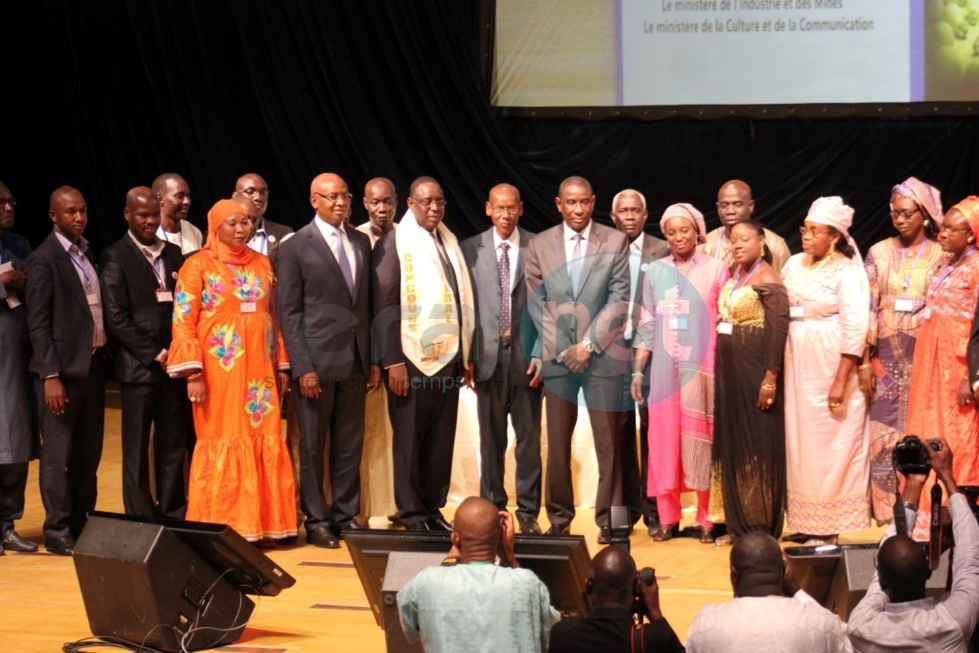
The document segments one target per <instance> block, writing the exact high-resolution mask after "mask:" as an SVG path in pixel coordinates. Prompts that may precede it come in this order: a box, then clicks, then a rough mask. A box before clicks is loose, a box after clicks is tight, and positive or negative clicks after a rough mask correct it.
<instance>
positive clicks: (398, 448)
mask: <svg viewBox="0 0 979 653" xmlns="http://www.w3.org/2000/svg"><path fill="white" fill-rule="evenodd" d="M411 219H414V218H413V217H412V218H411ZM395 234H396V231H389V232H388V233H386V234H385V235H384V236H382V237H381V238H380V240H378V241H377V242H376V243H375V244H374V251H373V255H372V264H371V265H372V268H373V269H372V272H371V292H372V297H371V302H372V305H373V308H374V318H373V325H372V326H373V331H372V341H371V344H372V351H371V359H372V360H373V362H375V363H376V364H378V365H380V366H381V367H382V368H383V369H384V370H385V386H387V381H388V379H387V372H386V371H387V370H388V369H390V368H391V367H394V366H395V365H399V364H404V365H405V367H406V368H407V373H408V378H409V379H410V380H411V385H410V387H409V389H408V395H407V396H405V397H399V396H397V395H395V394H394V393H393V392H391V390H390V387H388V388H387V392H388V415H389V416H390V418H391V429H392V430H393V431H394V435H393V441H392V447H391V449H392V457H393V462H394V502H395V504H396V505H397V506H398V513H399V515H400V519H401V521H402V522H403V523H405V524H408V525H414V524H422V523H424V522H426V521H427V520H429V519H432V518H437V517H440V516H441V512H440V510H441V508H442V506H444V505H445V501H446V499H447V497H448V494H449V481H450V477H451V475H452V451H453V448H454V446H455V429H456V416H457V415H458V411H459V386H460V385H461V384H460V383H459V381H460V377H461V376H462V373H463V366H462V362H461V361H462V359H461V356H456V358H455V360H454V361H453V362H451V363H449V364H447V365H445V366H444V367H443V368H442V369H441V370H439V371H438V373H437V374H435V375H433V376H427V375H426V374H425V373H423V372H422V371H421V370H419V369H418V368H417V367H415V366H414V365H413V364H412V363H411V361H409V360H408V359H407V357H406V356H405V355H404V350H403V348H402V345H401V321H400V317H401V259H400V256H399V254H398V246H397V239H396V235H395ZM457 281H458V280H457ZM458 303H459V302H458V293H456V307H457V308H458ZM463 319H467V318H466V317H465V316H463ZM460 328H463V325H460Z"/></svg>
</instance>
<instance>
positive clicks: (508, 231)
mask: <svg viewBox="0 0 979 653" xmlns="http://www.w3.org/2000/svg"><path fill="white" fill-rule="evenodd" d="M486 215H488V216H489V217H490V219H492V220H493V226H494V227H495V228H496V233H497V235H498V236H499V237H500V238H501V239H503V240H507V239H509V238H510V236H511V235H512V234H513V230H514V229H516V228H517V223H518V222H519V221H520V216H522V215H523V202H521V201H520V191H519V190H517V188H516V186H512V185H510V184H497V185H496V186H493V188H491V189H490V192H489V199H488V200H486Z"/></svg>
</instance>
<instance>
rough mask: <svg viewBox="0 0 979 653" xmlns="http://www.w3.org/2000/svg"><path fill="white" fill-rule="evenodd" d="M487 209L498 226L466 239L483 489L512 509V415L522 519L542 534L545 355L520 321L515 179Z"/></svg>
mask: <svg viewBox="0 0 979 653" xmlns="http://www.w3.org/2000/svg"><path fill="white" fill-rule="evenodd" d="M486 215H487V216H489V217H490V218H491V219H492V221H493V226H492V227H491V228H490V229H488V230H487V231H484V232H483V233H481V234H480V235H478V236H473V237H472V238H469V239H468V240H465V241H463V243H462V253H463V254H464V255H465V257H466V265H467V266H468V267H469V272H470V274H471V275H472V280H473V284H472V285H473V294H474V295H475V296H476V320H475V323H476V331H475V335H474V337H473V350H472V356H471V357H470V361H471V362H472V363H474V364H475V367H476V374H475V390H476V407H477V409H476V413H477V416H478V418H479V455H480V474H479V486H480V488H479V491H480V495H481V496H482V497H483V498H484V499H489V500H490V501H492V502H493V503H494V504H495V505H496V507H497V509H498V510H506V509H507V493H506V490H505V489H504V487H503V473H504V457H505V454H506V449H507V416H508V415H509V416H510V417H512V418H513V430H514V434H515V435H516V445H515V457H516V462H517V474H516V479H517V483H516V484H517V522H518V523H519V524H520V532H521V533H525V534H532V535H533V534H539V533H540V525H538V523H537V515H538V514H539V513H540V504H541V460H540V426H541V400H542V394H541V392H542V388H541V384H540V369H541V361H540V359H534V360H533V363H532V364H530V363H528V358H527V353H528V352H530V351H531V350H532V349H533V346H534V343H535V341H536V340H537V330H536V329H535V328H534V325H533V322H532V321H528V323H524V322H523V321H522V320H521V318H522V317H523V313H524V309H525V308H526V305H527V287H526V284H524V278H523V272H524V265H525V263H526V259H527V245H528V243H529V242H530V238H531V236H532V234H531V233H530V232H528V231H525V230H524V229H521V228H519V227H518V226H517V223H518V222H519V220H520V216H521V215H523V202H521V201H520V191H518V190H517V189H516V188H514V187H513V186H511V185H510V184H499V185H498V186H495V187H493V189H492V190H491V191H490V193H489V201H487V202H486Z"/></svg>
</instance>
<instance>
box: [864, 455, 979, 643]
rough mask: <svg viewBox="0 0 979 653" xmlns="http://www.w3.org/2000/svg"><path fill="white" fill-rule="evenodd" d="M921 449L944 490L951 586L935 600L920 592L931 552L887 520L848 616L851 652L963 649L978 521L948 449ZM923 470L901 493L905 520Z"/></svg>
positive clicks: (975, 596)
mask: <svg viewBox="0 0 979 653" xmlns="http://www.w3.org/2000/svg"><path fill="white" fill-rule="evenodd" d="M941 444H942V448H941V450H940V451H933V450H932V449H931V447H927V446H926V447H925V450H926V451H927V452H928V455H929V456H930V457H931V466H932V469H934V470H935V476H936V477H937V479H938V481H939V482H940V483H941V484H942V485H943V486H944V488H945V492H946V494H947V495H948V511H949V514H950V515H951V518H952V539H953V541H954V545H953V546H954V549H953V551H952V586H951V587H952V590H951V592H948V593H947V594H945V595H944V596H942V598H941V599H939V600H938V601H936V600H935V599H933V598H930V597H926V596H925V582H926V581H927V580H928V577H929V576H930V575H931V572H930V570H929V568H928V557H927V555H926V553H925V551H924V549H923V548H922V547H921V544H919V543H917V542H915V541H914V540H912V539H911V538H910V537H908V536H907V535H896V534H895V533H896V529H895V525H894V523H893V522H892V523H891V525H890V526H889V527H888V529H887V532H885V533H884V537H883V539H882V540H881V544H880V550H879V552H878V553H877V571H876V572H874V575H873V578H871V580H870V587H868V588H867V595H866V596H865V597H864V598H863V599H862V600H861V601H860V603H858V604H857V607H856V608H854V609H853V612H852V613H851V614H850V620H849V624H848V629H849V631H850V641H852V642H853V649H854V650H855V651H966V650H968V644H969V637H970V636H971V635H972V630H973V628H974V627H975V625H976V612H977V610H979V526H977V525H976V518H975V517H974V516H973V514H972V511H971V510H970V509H969V503H968V501H967V500H966V498H965V496H964V495H963V494H962V493H961V492H959V488H958V486H957V485H956V483H955V478H954V476H953V475H952V451H951V449H949V447H948V443H947V442H945V440H944V439H943V440H941ZM927 479H928V474H908V475H907V476H906V482H905V485H904V490H903V492H902V496H903V498H904V502H905V503H904V506H905V512H906V514H907V523H908V525H909V526H910V525H912V524H914V520H915V516H916V513H917V508H918V506H917V501H918V498H919V497H920V496H921V489H922V487H923V486H924V484H925V481H926V480H927Z"/></svg>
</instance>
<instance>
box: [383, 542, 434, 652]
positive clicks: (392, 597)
mask: <svg viewBox="0 0 979 653" xmlns="http://www.w3.org/2000/svg"><path fill="white" fill-rule="evenodd" d="M444 559H445V554H443V553H431V552H424V551H392V552H391V553H389V554H388V562H387V567H386V568H385V571H384V581H383V582H382V583H381V602H382V605H383V607H382V613H383V615H384V642H385V644H386V645H387V652H388V653H422V645H421V642H415V643H414V644H410V643H409V642H408V639H407V638H406V637H405V634H404V630H402V628H401V615H400V613H399V611H398V592H400V591H401V588H402V587H404V586H405V585H406V584H407V583H408V581H410V580H411V579H412V578H414V577H415V576H417V575H418V572H420V571H421V570H422V569H425V568H426V567H437V566H438V565H440V564H442V561H443V560H444Z"/></svg>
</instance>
